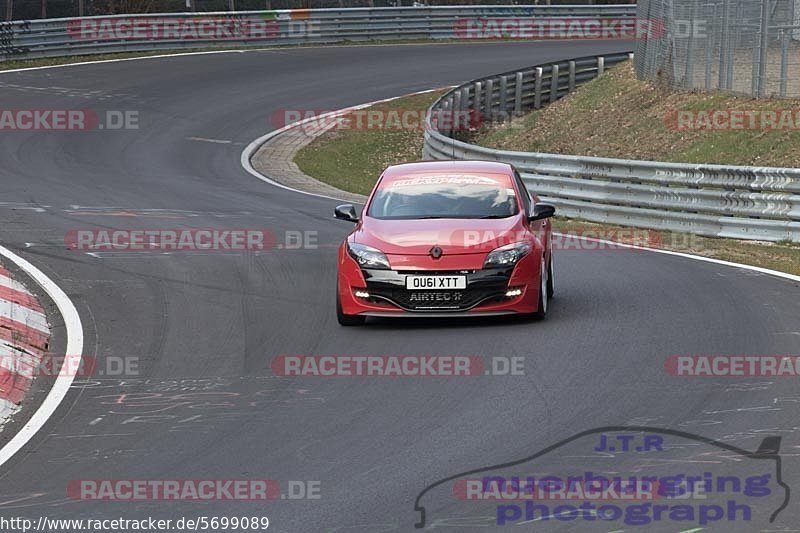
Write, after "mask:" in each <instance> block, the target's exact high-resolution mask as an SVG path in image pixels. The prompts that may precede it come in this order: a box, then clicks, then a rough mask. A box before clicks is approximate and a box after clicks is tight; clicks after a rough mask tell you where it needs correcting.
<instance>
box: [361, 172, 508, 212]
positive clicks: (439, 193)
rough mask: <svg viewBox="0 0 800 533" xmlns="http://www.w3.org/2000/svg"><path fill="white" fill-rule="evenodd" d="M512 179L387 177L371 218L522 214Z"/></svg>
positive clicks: (506, 177)
mask: <svg viewBox="0 0 800 533" xmlns="http://www.w3.org/2000/svg"><path fill="white" fill-rule="evenodd" d="M518 209H519V208H518V206H517V198H516V193H515V192H514V187H513V186H512V184H511V180H510V178H509V177H508V176H505V175H500V174H497V175H495V174H488V175H486V174H484V175H480V176H475V175H461V174H460V175H436V176H402V177H393V178H389V179H387V178H384V179H383V180H382V181H381V183H380V185H379V188H378V190H377V191H375V195H374V196H373V198H372V202H371V203H370V207H369V212H368V216H370V217H373V218H380V219H398V220H402V219H424V218H506V217H510V216H513V215H516V214H517V212H518Z"/></svg>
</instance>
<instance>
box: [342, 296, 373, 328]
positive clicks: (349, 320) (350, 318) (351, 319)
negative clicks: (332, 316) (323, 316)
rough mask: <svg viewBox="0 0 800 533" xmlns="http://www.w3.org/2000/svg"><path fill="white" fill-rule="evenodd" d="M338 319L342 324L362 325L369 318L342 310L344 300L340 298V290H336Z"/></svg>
mask: <svg viewBox="0 0 800 533" xmlns="http://www.w3.org/2000/svg"><path fill="white" fill-rule="evenodd" d="M336 320H338V321H339V325H340V326H360V325H362V324H364V322H366V321H367V318H366V317H364V316H361V315H346V314H344V311H342V300H341V299H340V298H339V291H338V290H337V291H336Z"/></svg>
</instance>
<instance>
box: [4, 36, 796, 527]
mask: <svg viewBox="0 0 800 533" xmlns="http://www.w3.org/2000/svg"><path fill="white" fill-rule="evenodd" d="M629 47H630V44H629V43H612V42H603V43H597V42H592V43H555V42H552V43H492V44H467V45H455V44H441V45H415V46H369V47H357V46H352V47H332V48H321V49H283V50H272V51H269V50H267V51H251V52H246V53H224V54H212V55H194V56H184V57H167V58H158V59H147V60H138V61H126V62H114V63H101V64H94V65H82V66H73V67H66V68H55V69H43V70H33V71H26V72H16V73H4V74H0V95H2V96H0V99H1V104H2V107H3V108H7V109H45V108H46V109H78V108H81V109H83V108H86V109H94V110H97V111H98V112H103V111H104V110H136V111H138V113H139V128H138V129H136V130H125V131H87V132H6V133H3V134H2V137H1V138H0V160H1V161H2V165H0V192H1V193H2V194H0V243H2V244H3V245H5V246H8V247H9V248H11V249H12V250H14V251H17V252H19V253H21V255H23V256H24V257H25V258H26V259H28V260H29V261H31V262H32V263H33V264H35V265H36V266H38V267H39V268H40V269H42V270H43V271H44V272H45V273H47V275H48V276H50V277H51V278H52V279H53V280H54V281H56V282H57V283H58V284H59V285H60V286H61V287H62V288H63V289H64V290H65V292H66V293H67V294H68V295H69V296H70V297H71V298H72V300H73V302H74V303H75V305H76V306H77V308H78V310H79V312H80V314H81V319H82V322H83V325H84V330H85V337H86V339H85V346H86V348H85V351H86V353H87V355H96V356H97V357H98V359H100V360H102V359H103V358H105V357H109V356H114V357H138V358H139V373H140V375H139V376H138V377H123V378H114V377H102V378H97V379H94V378H87V379H79V380H77V381H76V382H75V385H74V386H73V388H72V390H71V392H70V394H69V395H68V396H67V398H66V399H65V400H64V402H63V403H62V405H61V407H60V408H59V409H58V411H57V412H56V414H55V415H54V416H53V417H52V418H51V419H50V421H49V422H48V423H47V425H46V426H45V427H44V428H43V429H42V431H41V432H40V433H39V434H38V435H37V436H36V437H35V438H34V439H33V440H32V441H31V442H30V443H29V444H28V445H27V446H26V447H25V448H24V449H23V450H22V451H21V452H20V453H18V454H17V455H16V456H15V457H14V458H13V459H12V460H11V461H9V462H8V463H6V464H5V465H4V466H3V467H2V469H1V472H2V474H1V476H2V477H0V514H1V515H2V516H5V517H10V516H23V517H28V518H32V519H37V518H38V517H40V516H46V517H49V518H118V517H127V518H144V517H147V516H153V517H156V518H172V519H176V518H179V517H181V516H186V517H197V516H201V515H202V516H209V517H210V516H234V515H238V516H262V515H263V516H268V517H269V519H270V522H271V526H270V530H275V531H281V532H299V533H304V532H335V531H344V532H347V533H350V532H357V531H364V532H368V531H369V532H376V531H414V530H415V529H414V525H413V524H414V523H415V522H416V521H417V520H418V519H419V515H418V513H416V512H414V502H415V498H416V497H417V495H418V494H419V493H420V491H422V490H423V489H424V488H425V487H426V486H427V485H429V484H430V483H433V482H435V481H437V480H439V479H442V478H446V477H448V476H451V475H454V474H457V473H459V472H465V471H468V470H470V469H473V468H480V467H484V466H488V465H492V464H498V463H504V462H506V461H513V460H515V459H519V458H523V457H526V456H530V455H532V454H534V453H535V452H536V451H538V450H541V449H543V448H545V447H547V446H549V445H551V444H553V443H555V442H558V441H559V440H561V439H564V438H567V437H569V436H571V435H573V434H576V433H579V432H581V431H584V430H589V429H592V428H597V427H600V426H610V425H643V426H654V427H659V428H665V429H674V430H680V431H685V432H689V433H693V434H698V435H702V436H705V437H708V438H711V439H716V440H719V441H721V442H725V443H727V444H730V445H733V446H737V447H741V448H744V449H746V450H755V449H756V448H758V446H759V443H760V442H761V439H762V438H763V437H765V436H773V435H775V436H780V437H782V438H783V440H782V443H781V449H780V452H781V457H782V459H783V464H782V469H783V477H784V479H785V480H786V482H787V483H788V484H789V485H790V486H792V488H793V489H794V494H793V495H796V494H800V466H799V464H798V463H799V462H798V460H797V455H798V452H800V424H798V417H797V409H798V402H800V393H798V385H797V381H796V379H797V378H772V379H770V378H755V379H741V378H740V379H709V378H676V377H672V376H670V375H668V374H667V373H666V372H665V370H664V367H663V365H664V361H665V360H666V359H667V357H669V356H670V355H673V354H761V355H767V354H788V353H795V354H796V353H798V347H799V346H800V312H798V309H799V306H798V296H800V288H799V287H798V284H797V283H796V282H792V281H789V280H785V279H779V278H775V277H771V276H768V275H764V274H759V273H755V272H750V271H745V270H740V269H736V268H732V267H727V266H721V265H715V264H710V263H705V262H698V261H693V260H690V259H686V258H681V257H673V256H668V255H662V254H656V253H649V252H642V251H586V250H575V251H559V252H557V255H556V276H557V287H556V290H557V294H556V298H555V299H554V300H553V302H552V306H551V309H550V313H551V314H550V316H549V317H548V319H547V320H546V321H544V322H532V321H528V320H508V319H496V320H477V321H476V320H472V321H465V320H452V321H428V320H421V319H419V320H412V321H373V322H372V323H371V324H369V325H367V326H366V327H363V328H341V327H339V326H338V325H337V323H336V317H335V314H334V283H335V268H336V254H335V250H336V246H337V245H338V244H339V242H341V239H342V238H343V237H344V236H345V235H346V234H347V232H348V231H349V230H350V228H351V226H350V225H349V224H347V223H345V222H340V221H334V220H333V219H332V212H333V207H334V205H336V202H335V201H333V200H327V199H322V198H316V197H311V196H307V195H301V194H297V193H293V192H290V191H286V190H282V189H278V188H275V187H272V186H270V185H267V184H265V183H263V182H260V181H259V180H256V179H254V178H253V177H252V176H251V175H249V174H247V173H246V172H245V171H244V170H243V169H242V168H241V166H240V161H239V160H240V154H241V152H242V150H243V148H244V146H246V145H247V144H248V143H250V142H251V141H252V140H253V139H255V138H257V137H259V136H261V135H263V134H264V133H266V132H267V131H269V130H271V129H273V126H272V124H271V123H270V116H271V114H272V113H273V112H274V111H276V110H280V109H285V108H301V109H305V108H309V109H336V108H340V107H345V106H349V105H354V104H359V103H363V102H367V101H371V100H376V99H380V98H386V97H391V96H396V95H400V94H405V93H408V92H412V91H418V90H423V89H429V88H433V87H439V86H444V85H449V84H454V83H457V82H460V81H463V80H466V79H471V78H474V77H477V76H480V75H483V74H491V73H496V72H502V71H504V70H509V69H512V68H514V67H519V66H525V65H533V64H536V63H537V62H543V61H547V60H555V59H564V58H569V57H576V56H581V55H587V54H592V53H600V52H604V51H608V52H612V51H624V50H627V49H629ZM601 118H602V117H599V118H598V119H601ZM37 208H38V209H37ZM114 227H124V228H139V229H153V228H183V227H193V228H216V227H224V228H266V229H268V230H270V231H273V232H275V233H276V234H277V235H280V236H282V235H283V234H284V232H286V231H290V232H297V231H300V232H305V231H310V232H317V241H318V244H319V246H318V248H316V249H303V250H274V251H272V252H270V253H263V254H258V255H254V254H224V253H219V252H209V253H205V254H198V253H195V254H191V253H172V254H152V253H122V254H97V255H88V254H86V253H81V252H76V251H71V250H67V249H66V246H65V245H64V236H65V234H66V233H67V232H68V231H70V230H75V229H85V228H114ZM62 335H63V332H62ZM345 354H352V355H423V354H430V355H477V356H482V357H495V356H502V357H522V358H524V361H525V375H524V376H478V377H469V378H455V377H452V378H419V379H415V378H398V379H391V378H278V377H276V376H275V375H274V374H273V372H272V370H271V368H270V361H271V360H272V358H274V357H276V356H279V355H345ZM591 442H592V446H593V447H594V446H596V445H597V440H596V438H592V441H591ZM701 447H702V445H701ZM676 453H677V455H675V458H674V463H673V464H677V465H680V466H681V467H682V468H684V469H686V468H689V467H691V466H693V465H698V464H699V465H700V468H706V466H705V465H706V464H712V463H713V464H714V465H716V466H718V467H720V468H728V469H733V470H735V469H736V468H739V465H740V464H742V463H746V462H747V461H746V460H740V459H737V458H736V457H734V456H732V455H731V454H728V453H723V452H721V451H720V450H718V449H716V450H715V449H712V448H703V449H702V450H700V449H692V448H681V449H678V451H677V452H676ZM610 459H612V460H613V467H610V469H611V470H614V471H624V470H625V469H626V468H627V467H629V466H630V465H632V464H633V463H634V462H635V461H637V459H636V458H635V457H633V456H626V455H625V454H617V455H616V456H612V457H610ZM559 461H560V464H561V465H563V466H564V467H565V468H566V467H567V466H570V467H574V466H575V464H576V463H577V462H579V461H580V459H579V458H578V456H576V455H574V454H572V455H569V454H566V455H562V456H561V457H560V459H558V460H556V461H554V464H555V466H554V468H557V467H558V466H559V464H558V463H559ZM709 468H710V466H709ZM80 479H133V480H143V479H274V480H279V481H281V483H286V482H287V481H289V480H315V481H319V482H320V486H321V497H320V498H319V499H301V500H296V501H292V500H289V499H285V500H275V501H271V502H268V503H266V504H265V503H264V502H248V501H219V500H217V501H209V502H202V503H198V502H185V501H184V502H162V501H139V502H104V501H78V500H74V499H71V498H70V497H68V495H67V490H66V489H67V486H68V484H69V483H70V481H72V480H80ZM792 482H795V483H796V485H793V484H792ZM442 501H444V500H442ZM773 503H774V502H769V503H767V502H764V503H763V504H762V503H759V502H758V501H756V502H755V504H754V507H753V508H754V514H755V513H756V510H758V514H759V516H760V517H761V518H763V517H764V515H765V513H766V515H768V514H769V512H770V511H771V510H772V509H773V508H774V506H772V504H773ZM470 509H472V508H471V507H469V505H468V504H466V503H464V502H457V501H452V499H451V501H449V503H444V504H441V505H438V504H431V505H429V506H428V507H427V513H428V517H427V518H428V527H433V528H435V529H441V528H444V527H445V526H446V525H447V524H449V527H447V529H446V530H449V531H482V530H496V529H497V528H490V527H488V526H487V525H486V523H487V522H486V521H481V519H477V518H475V516H477V515H475V514H472V511H470ZM482 515H483V516H486V513H482ZM488 516H489V517H491V516H492V513H491V512H489V514H488ZM465 518H470V519H471V520H472V521H469V520H464V519H465ZM445 519H448V520H450V522H447V521H445ZM459 519H460V520H462V521H461V522H459V521H458V520H459ZM437 520H438V521H437ZM455 524H458V525H455ZM469 524H472V525H469ZM798 524H800V511H798V504H797V500H796V499H794V498H793V499H792V501H791V502H790V504H789V506H788V508H786V509H785V510H783V511H782V512H781V513H780V515H779V516H778V518H777V520H776V521H775V523H773V524H767V523H766V522H765V521H763V522H759V524H758V526H756V524H755V523H753V524H747V523H745V524H742V523H738V524H732V525H731V524H726V525H723V526H720V525H717V526H715V527H712V530H713V529H716V528H718V527H724V528H725V529H727V530H729V531H754V530H761V529H767V528H769V529H772V530H781V529H791V528H792V527H794V526H797V525H798ZM661 527H662V528H663V529H661V530H664V531H678V530H680V524H678V525H676V524H672V523H671V524H668V527H667V526H665V525H662V526H661ZM589 528H592V530H597V531H614V530H618V529H620V530H621V529H626V530H632V529H636V528H627V527H623V526H621V525H620V524H615V523H610V524H607V525H605V526H603V527H602V528H601V527H600V525H598V524H597V523H593V524H588V523H580V522H566V521H565V522H557V523H556V522H554V521H550V522H548V523H547V524H529V525H528V529H539V530H543V531H553V530H576V531H577V530H583V529H589ZM515 529H518V528H513V529H512V530H515ZM640 530H642V531H644V530H659V529H658V528H657V527H655V526H651V527H650V528H648V527H644V528H640ZM795 530H796V529H795Z"/></svg>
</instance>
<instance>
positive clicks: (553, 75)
mask: <svg viewBox="0 0 800 533" xmlns="http://www.w3.org/2000/svg"><path fill="white" fill-rule="evenodd" d="M558 74H559V72H558V65H553V66H552V67H551V68H550V103H551V104H552V103H553V102H555V101H556V100H558Z"/></svg>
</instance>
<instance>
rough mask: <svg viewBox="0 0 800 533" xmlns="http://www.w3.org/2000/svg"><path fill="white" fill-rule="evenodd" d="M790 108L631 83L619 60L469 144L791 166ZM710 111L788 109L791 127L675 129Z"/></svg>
mask: <svg viewBox="0 0 800 533" xmlns="http://www.w3.org/2000/svg"><path fill="white" fill-rule="evenodd" d="M798 109H800V99H794V100H788V99H763V100H757V99H754V98H750V97H744V96H733V95H729V94H723V93H714V92H711V93H701V92H690V91H670V90H668V89H666V88H663V87H659V86H657V85H654V84H652V83H650V82H645V81H640V80H638V79H637V78H636V76H635V75H634V72H633V66H632V64H631V62H630V61H627V62H625V63H622V64H621V65H619V66H617V67H615V68H613V69H611V70H609V71H608V72H607V73H606V74H605V75H603V76H602V77H600V78H598V79H595V80H592V81H591V82H589V83H587V84H585V85H583V86H582V87H580V88H578V90H577V91H575V92H574V93H572V94H571V95H568V96H566V97H564V98H562V99H561V100H559V101H557V102H554V103H553V104H550V105H549V106H547V107H546V108H543V109H539V110H536V111H534V112H532V113H529V114H527V115H525V116H524V117H521V118H519V119H515V120H512V121H509V122H507V123H505V124H497V125H491V126H488V127H486V128H484V129H483V130H482V131H481V132H479V133H478V134H477V135H475V136H474V137H473V138H472V142H473V143H475V144H480V145H483V146H488V147H491V148H498V149H503V150H518V151H524V152H546V153H554V154H573V155H586V156H596V157H614V158H622V159H645V160H652V161H668V162H675V163H716V164H727V165H755V166H774V167H798V166H800V113H798V112H797V110H798ZM717 110H722V111H724V112H725V113H726V114H729V113H731V112H734V111H739V112H744V113H748V112H754V116H757V117H762V116H763V115H761V113H760V112H770V111H780V110H794V114H793V116H794V119H793V120H792V122H794V127H793V128H792V127H786V126H790V125H791V124H788V123H784V127H783V128H772V129H768V128H761V127H760V126H759V127H750V119H749V118H748V119H745V120H744V121H743V122H742V127H739V128H736V129H730V128H728V129H723V128H720V129H711V128H708V127H705V128H702V129H701V128H699V127H695V128H691V129H687V128H686V127H684V128H683V129H678V128H677V127H676V126H677V125H678V113H679V112H685V113H686V115H684V116H688V117H692V118H694V119H696V120H693V121H691V122H690V121H687V122H683V124H684V126H688V125H690V124H693V125H695V126H701V125H703V122H702V121H703V120H704V118H705V117H710V116H711V115H709V113H711V112H714V111H717ZM756 112H758V114H757V115H755V113H756ZM726 116H727V115H726ZM779 116H780V115H779ZM782 116H783V117H784V118H786V117H790V116H791V115H788V114H784V115H782ZM754 124H756V125H759V124H761V120H760V119H757V120H755V121H754ZM776 125H780V122H776Z"/></svg>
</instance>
